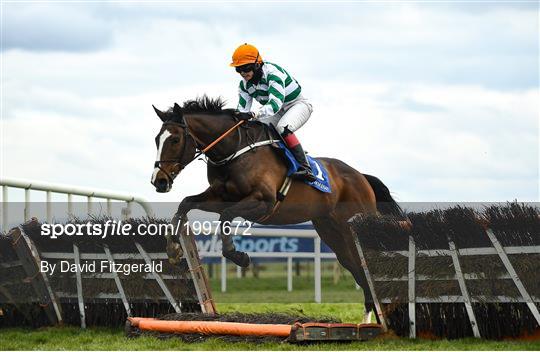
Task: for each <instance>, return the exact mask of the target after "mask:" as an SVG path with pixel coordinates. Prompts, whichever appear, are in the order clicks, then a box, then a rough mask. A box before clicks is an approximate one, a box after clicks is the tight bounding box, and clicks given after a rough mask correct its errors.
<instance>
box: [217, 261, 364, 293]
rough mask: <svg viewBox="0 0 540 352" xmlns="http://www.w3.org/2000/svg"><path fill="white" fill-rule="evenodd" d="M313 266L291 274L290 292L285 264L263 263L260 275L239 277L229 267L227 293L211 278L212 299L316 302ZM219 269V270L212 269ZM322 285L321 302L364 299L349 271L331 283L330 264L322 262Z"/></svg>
mask: <svg viewBox="0 0 540 352" xmlns="http://www.w3.org/2000/svg"><path fill="white" fill-rule="evenodd" d="M312 267H313V265H312V264H303V265H302V272H301V276H296V275H293V291H291V292H287V276H286V272H287V269H286V265H285V264H279V263H277V264H276V263H274V264H264V268H265V270H264V271H262V272H261V273H260V274H259V278H255V277H253V274H252V273H248V274H247V275H246V277H244V278H242V279H238V278H236V271H235V270H234V269H233V270H229V272H228V275H227V278H228V279H227V292H225V293H222V292H221V278H220V277H219V276H218V277H216V278H213V279H211V280H210V286H211V287H212V294H213V296H214V300H215V301H216V302H220V303H240V302H242V303H267V302H268V303H311V302H314V301H315V297H314V286H315V282H314V279H313V269H312ZM215 271H218V270H215ZM321 272H322V275H321V287H322V302H324V303H357V302H363V300H364V296H363V294H362V291H361V290H356V289H355V284H354V280H353V278H352V275H351V274H350V273H349V272H343V273H342V277H341V278H340V280H339V281H338V282H337V283H336V284H334V278H333V273H332V264H330V263H324V264H323V265H322V271H321Z"/></svg>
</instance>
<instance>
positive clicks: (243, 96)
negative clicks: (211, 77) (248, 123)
mask: <svg viewBox="0 0 540 352" xmlns="http://www.w3.org/2000/svg"><path fill="white" fill-rule="evenodd" d="M252 102H253V98H252V97H251V95H249V94H248V92H247V90H246V87H245V86H244V81H240V85H239V87H238V108H237V109H238V111H240V112H250V111H251V103H252Z"/></svg>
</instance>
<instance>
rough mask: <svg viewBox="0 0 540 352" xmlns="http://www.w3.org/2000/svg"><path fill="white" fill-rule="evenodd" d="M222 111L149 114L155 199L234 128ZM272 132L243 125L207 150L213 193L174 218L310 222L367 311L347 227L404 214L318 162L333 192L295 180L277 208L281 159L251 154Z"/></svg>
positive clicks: (236, 258)
mask: <svg viewBox="0 0 540 352" xmlns="http://www.w3.org/2000/svg"><path fill="white" fill-rule="evenodd" d="M223 106H224V102H223V101H222V100H221V99H219V98H218V99H210V98H208V97H206V96H203V97H202V98H198V99H196V100H190V101H187V102H185V103H184V104H183V106H182V107H180V106H179V105H178V104H174V106H173V107H172V108H170V109H168V110H167V111H160V110H158V109H157V108H156V107H154V110H155V112H156V114H157V115H158V116H159V118H160V119H161V120H162V122H163V125H162V127H161V130H160V131H159V133H158V135H157V136H156V145H157V149H158V152H157V159H156V162H155V164H154V166H155V168H154V173H153V175H152V184H153V185H154V186H155V188H156V191H157V192H168V191H170V190H171V187H172V185H173V181H174V179H175V178H176V177H177V176H178V175H179V174H180V172H181V171H182V169H183V168H184V167H185V166H186V165H187V164H189V163H190V162H191V161H192V160H194V159H195V158H196V157H197V151H198V150H199V151H201V150H204V149H205V147H207V146H209V145H210V144H211V143H212V142H213V141H215V140H216V139H218V138H219V137H220V136H222V135H223V134H224V133H225V132H226V131H229V130H231V129H232V127H234V126H235V125H236V124H238V120H237V118H236V112H235V110H233V109H223ZM269 131H270V130H269V129H268V127H266V126H265V125H263V124H262V123H260V122H257V121H248V122H246V123H244V124H243V125H242V126H240V127H238V128H236V129H235V130H233V131H232V132H231V133H230V134H229V135H227V136H226V137H225V138H223V139H222V140H220V141H219V143H217V144H215V146H213V147H212V149H210V150H208V151H206V153H205V155H206V157H207V159H208V163H207V164H208V165H207V177H208V182H209V184H210V186H209V187H208V188H207V189H206V190H205V191H204V192H202V193H200V194H197V195H193V196H189V197H186V198H184V199H183V200H182V202H181V203H180V205H179V206H178V211H177V213H176V215H175V217H176V218H177V219H187V217H186V216H187V213H188V211H190V210H192V209H199V210H203V211H208V212H214V213H218V214H219V215H220V219H219V220H220V223H221V224H224V223H226V222H227V221H229V222H230V221H232V220H233V219H234V218H236V217H241V218H244V219H246V220H249V221H254V222H258V223H261V224H268V225H283V224H296V223H302V222H306V221H310V220H311V221H312V223H313V226H314V228H315V230H316V231H317V234H318V235H319V236H320V238H321V239H322V240H323V241H324V242H325V243H326V244H327V245H328V246H329V247H330V248H331V249H332V251H334V253H335V254H336V256H337V260H338V261H339V263H340V264H341V265H343V267H345V269H347V270H348V271H350V272H351V273H352V275H353V276H354V279H355V281H356V282H357V283H358V284H359V285H360V286H361V287H362V289H363V291H364V297H365V302H366V311H367V312H369V311H370V310H371V309H373V303H372V302H373V301H372V297H371V292H370V290H369V287H368V284H367V280H366V277H365V274H364V271H363V269H362V265H361V261H360V258H359V256H358V253H357V251H356V246H355V242H354V237H353V236H354V235H353V233H352V231H351V229H350V227H349V224H348V222H347V221H348V220H349V219H350V218H351V217H353V216H354V215H356V214H358V213H364V214H378V213H382V214H391V215H394V216H399V217H401V216H402V211H401V208H400V207H399V205H398V204H397V203H396V202H395V201H394V199H393V198H392V196H391V195H390V192H389V190H388V188H387V187H386V186H385V185H384V184H383V183H382V182H381V181H380V180H379V179H378V178H377V177H375V176H371V175H367V174H362V173H360V172H358V171H357V170H355V169H354V168H352V167H351V166H349V165H347V164H346V163H344V162H343V161H340V160H338V159H332V158H317V160H319V161H320V162H321V163H322V164H323V165H324V167H325V168H326V170H327V171H328V175H329V179H330V186H331V193H323V192H321V191H318V190H316V189H314V188H313V187H311V186H310V185H308V184H306V183H305V182H303V181H301V180H293V181H292V183H291V184H290V188H289V191H288V194H287V195H286V197H285V198H284V199H282V200H281V201H280V200H279V199H278V197H279V194H278V191H279V190H280V187H281V186H282V184H283V182H284V180H285V179H286V176H287V166H286V164H285V162H284V158H283V155H282V154H281V151H278V150H276V148H275V147H273V146H272V145H271V144H268V143H267V144H263V143H259V144H262V145H260V146H257V147H255V145H257V144H256V143H257V142H262V141H265V140H269V139H270V140H272V138H273V135H272V133H270V132H269ZM277 138H279V137H276V139H277ZM250 145H251V146H252V147H249V146H250ZM244 147H247V149H248V150H249V151H248V152H245V153H243V154H241V155H239V156H237V155H236V153H238V151H239V150H246V149H243V148H244ZM236 156H237V157H236ZM276 205H278V206H276ZM221 230H222V231H221V233H222V235H221V239H222V243H223V247H222V248H223V249H222V252H223V256H224V257H226V258H228V259H230V260H232V261H233V262H234V263H235V264H237V265H240V266H244V267H245V266H248V265H249V262H250V260H249V256H248V255H247V254H246V253H244V252H239V251H236V249H235V247H234V243H233V241H232V238H231V236H227V235H223V234H224V233H226V232H225V231H224V230H223V228H222V229H221Z"/></svg>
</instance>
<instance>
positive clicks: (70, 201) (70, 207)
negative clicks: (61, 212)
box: [67, 193, 73, 216]
mask: <svg viewBox="0 0 540 352" xmlns="http://www.w3.org/2000/svg"><path fill="white" fill-rule="evenodd" d="M67 203H68V204H67V205H68V216H72V215H73V196H72V194H71V193H68V194H67Z"/></svg>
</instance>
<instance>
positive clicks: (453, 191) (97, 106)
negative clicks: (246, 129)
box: [0, 1, 540, 202]
mask: <svg viewBox="0 0 540 352" xmlns="http://www.w3.org/2000/svg"><path fill="white" fill-rule="evenodd" d="M1 19H2V24H1V28H2V34H1V39H2V45H1V56H2V62H1V69H2V77H1V84H2V92H1V102H2V104H1V107H0V112H1V118H2V121H1V124H2V130H1V154H0V156H1V161H0V167H1V170H0V175H1V176H2V177H10V178H21V179H30V180H39V181H46V182H51V183H60V184H70V185H79V186H84V187H87V188H99V189H109V190H114V191H117V192H124V193H132V194H137V195H140V196H142V197H144V198H147V199H148V200H151V201H180V200H181V199H182V198H183V197H185V196H187V195H191V194H196V193H199V192H201V191H203V190H204V189H205V188H206V187H207V185H208V184H207V181H206V167H205V164H204V163H203V162H202V161H198V162H195V163H193V164H191V165H190V166H189V167H188V168H187V169H185V170H184V171H183V172H182V174H180V176H179V177H178V178H177V180H176V182H175V184H174V187H173V190H172V191H171V192H170V193H167V194H159V193H156V192H155V190H154V187H153V186H152V185H151V184H150V177H151V174H152V171H153V163H154V160H155V157H156V146H155V144H154V137H155V135H156V134H157V133H158V132H159V129H160V127H161V123H160V120H159V119H158V117H157V116H156V115H155V114H154V112H153V109H152V104H154V105H156V106H157V107H158V108H161V109H166V108H167V107H169V106H171V105H173V103H175V102H178V103H182V102H183V101H185V100H189V99H193V98H195V97H197V96H200V95H202V94H208V95H209V96H222V97H223V98H225V99H226V100H227V101H228V104H227V107H235V106H236V104H237V99H238V98H237V86H238V82H239V75H238V74H237V73H236V72H234V70H233V69H231V68H230V67H229V66H228V64H229V62H230V60H231V55H232V52H233V51H234V49H235V48H236V47H237V46H238V45H240V44H242V43H245V42H247V43H251V44H254V45H256V46H257V47H258V48H259V50H260V53H261V55H262V57H263V59H265V60H268V61H270V62H275V63H277V64H279V65H280V66H282V67H284V68H285V69H286V70H287V71H289V73H290V74H291V75H292V76H293V77H295V78H296V79H297V80H298V81H299V83H300V84H301V86H302V88H303V95H304V96H305V97H306V98H308V99H309V100H310V101H311V103H312V104H313V106H314V112H313V114H312V117H311V119H310V120H309V121H308V123H307V124H306V125H305V126H304V127H302V128H301V129H300V130H299V131H298V132H297V136H298V137H299V139H300V141H301V142H302V144H303V145H304V148H305V149H306V150H308V151H309V153H310V154H311V155H314V156H327V157H334V158H338V159H341V160H343V161H345V162H346V163H348V164H349V165H351V166H353V167H354V168H356V169H357V170H359V171H361V172H364V173H369V174H372V175H375V176H378V177H379V178H380V179H381V180H383V182H384V183H385V184H386V185H387V186H388V187H389V189H390V190H391V192H392V194H393V195H394V196H395V198H396V199H397V200H398V201H402V202H420V201H433V202H447V201H458V202H466V201H475V202H481V201H511V200H515V199H517V200H519V201H539V200H540V194H539V122H538V120H539V119H538V117H539V112H540V97H539V5H538V2H536V1H533V2H518V1H511V2H510V1H509V2H489V1H477V2H459V3H455V2H386V3H373V2H357V3H354V2H340V3H336V2H313V3H309V2H288V3H284V2H279V3H269V2H255V1H250V2H229V3H227V2H225V3H216V2H199V3H194V2H183V3H180V2H178V3H175V2H161V3H155V2H114V3H112V2H84V1H83V2H77V3H65V2H55V3H53V2H50V3H47V2H33V3H29V2H23V1H21V2H7V1H3V2H2V4H1ZM261 162H264V161H261Z"/></svg>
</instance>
